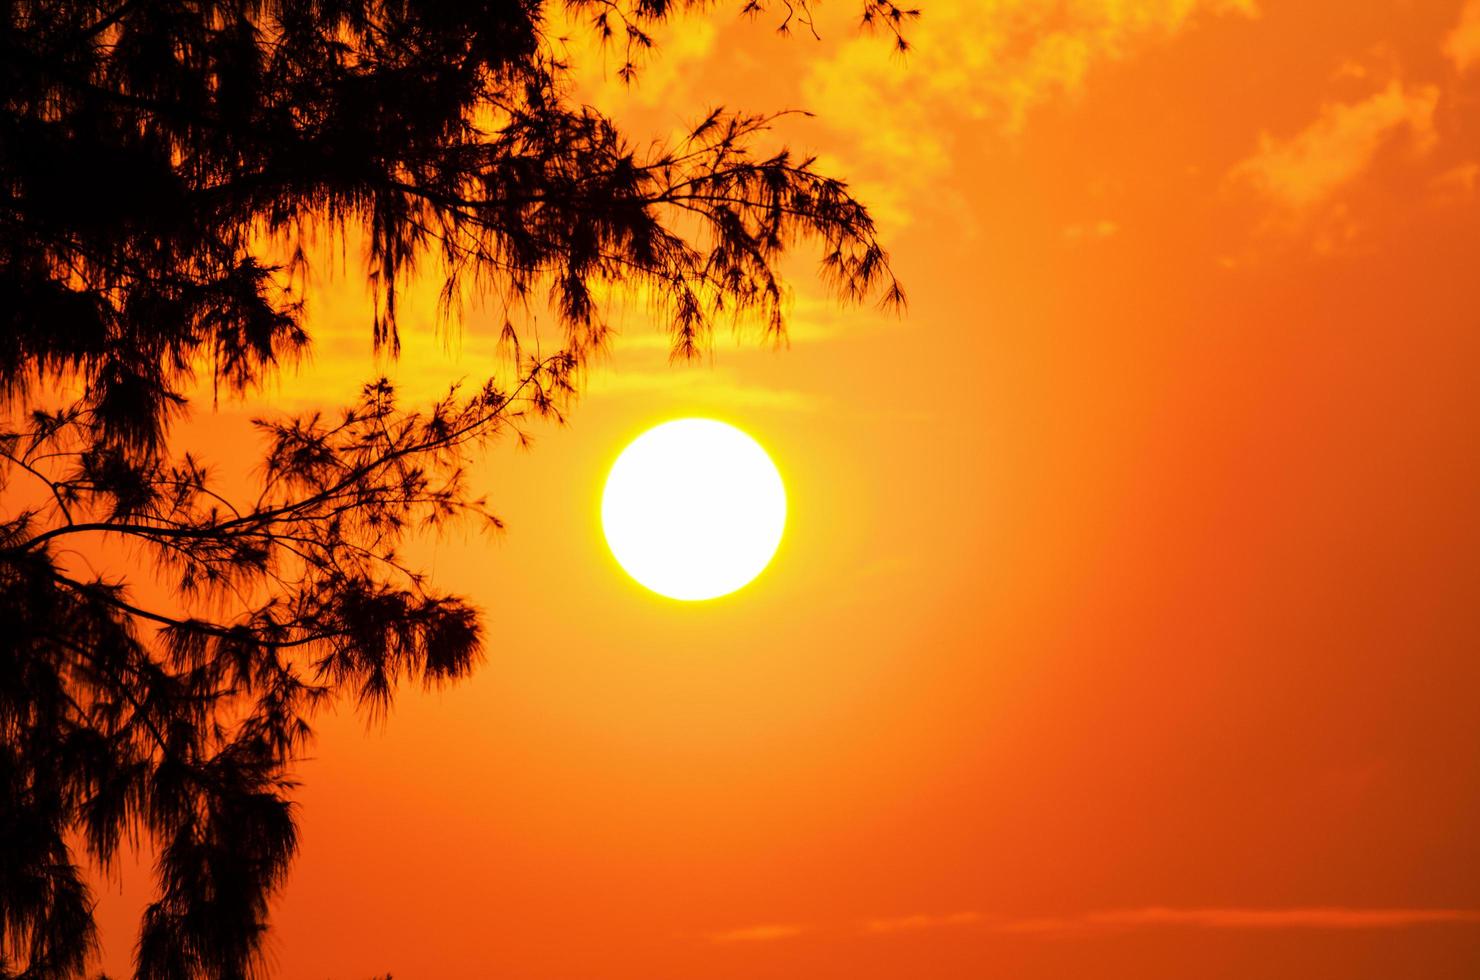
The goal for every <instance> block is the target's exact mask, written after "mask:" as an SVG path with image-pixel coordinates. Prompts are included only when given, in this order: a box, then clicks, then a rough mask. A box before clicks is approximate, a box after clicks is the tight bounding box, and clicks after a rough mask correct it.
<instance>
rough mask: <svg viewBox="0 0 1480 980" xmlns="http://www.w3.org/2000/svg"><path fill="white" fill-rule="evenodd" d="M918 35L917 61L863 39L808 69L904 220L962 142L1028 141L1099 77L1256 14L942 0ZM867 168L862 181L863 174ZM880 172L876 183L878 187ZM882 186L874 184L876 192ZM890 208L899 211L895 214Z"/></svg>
mask: <svg viewBox="0 0 1480 980" xmlns="http://www.w3.org/2000/svg"><path fill="white" fill-rule="evenodd" d="M922 6H925V16H924V17H922V18H921V20H920V21H919V22H918V23H917V24H914V25H912V26H911V27H910V40H911V42H912V44H913V50H912V51H911V53H910V55H909V57H908V59H900V58H898V57H895V56H894V55H892V54H891V52H890V51H889V50H888V46H887V45H883V44H880V43H879V39H878V38H872V37H860V38H857V39H854V40H851V41H849V42H847V43H844V44H843V45H842V46H841V47H840V48H839V49H838V51H837V53H836V54H835V55H834V56H833V57H831V58H828V59H821V60H819V61H818V62H816V63H815V64H813V65H812V67H811V68H810V70H809V72H808V74H807V76H806V78H805V79H804V82H803V96H804V98H803V102H804V104H806V105H807V106H808V108H811V109H814V110H817V111H818V113H819V114H820V116H821V118H822V119H824V120H827V121H828V123H827V124H828V125H832V126H834V127H838V128H839V129H840V131H841V132H842V134H843V135H844V136H845V137H846V139H847V140H848V142H849V143H851V144H852V145H851V147H850V148H849V149H848V150H847V151H846V154H845V155H846V160H845V161H844V163H845V164H846V166H845V168H844V169H845V170H846V171H847V172H850V173H853V174H854V176H855V177H857V178H859V180H860V182H863V183H866V184H868V186H867V188H866V189H867V191H868V195H867V196H868V198H869V200H870V201H872V202H874V203H875V204H876V205H880V202H882V205H881V206H882V207H883V208H884V210H886V212H887V216H888V217H889V218H891V219H893V220H900V221H902V220H905V219H907V217H908V214H909V212H910V210H911V209H910V208H906V207H904V205H903V202H907V201H910V200H912V199H913V198H914V197H915V196H916V194H915V192H916V190H917V189H918V188H920V187H924V186H932V185H935V184H936V183H937V182H938V179H939V177H940V176H941V175H942V174H944V173H946V172H948V170H949V168H950V166H951V160H952V159H953V155H954V141H955V139H956V138H957V136H958V134H959V133H961V132H963V131H966V130H970V129H973V128H976V129H980V128H982V127H987V128H990V129H992V130H995V131H997V132H999V133H1002V134H1004V135H1009V136H1010V135H1013V134H1016V133H1019V132H1020V131H1022V130H1023V128H1024V127H1025V126H1026V125H1027V122H1028V119H1029V117H1030V115H1031V114H1032V112H1033V110H1034V109H1036V108H1037V107H1039V106H1040V105H1043V104H1046V103H1049V102H1051V101H1054V100H1057V99H1064V98H1074V97H1077V96H1078V95H1079V94H1080V93H1081V92H1082V91H1083V89H1084V87H1085V85H1086V83H1087V81H1088V79H1089V77H1090V75H1091V73H1092V72H1093V71H1094V70H1096V69H1097V68H1099V67H1101V66H1103V65H1106V64H1112V63H1115V62H1119V61H1123V60H1126V59H1128V58H1131V57H1134V56H1135V55H1136V54H1137V53H1138V52H1139V51H1141V50H1143V49H1145V48H1147V47H1148V46H1150V45H1153V44H1156V43H1158V42H1164V41H1167V40H1169V39H1171V38H1174V37H1176V36H1177V35H1179V34H1181V33H1182V32H1183V31H1185V30H1187V29H1188V28H1189V27H1190V26H1192V25H1193V24H1194V23H1196V22H1197V20H1198V19H1199V18H1201V17H1203V16H1206V15H1211V16H1218V15H1235V16H1245V17H1252V16H1257V14H1258V8H1257V6H1256V5H1255V3H1254V0H1073V2H1068V3H1044V2H1042V0H940V2H933V3H930V4H928V5H922ZM860 171H862V172H860ZM871 174H875V175H879V179H878V180H876V181H873V182H869V176H870V175H871ZM875 185H877V186H875ZM891 202H893V203H894V204H895V205H896V206H895V207H892V208H891V207H889V204H890V203H891Z"/></svg>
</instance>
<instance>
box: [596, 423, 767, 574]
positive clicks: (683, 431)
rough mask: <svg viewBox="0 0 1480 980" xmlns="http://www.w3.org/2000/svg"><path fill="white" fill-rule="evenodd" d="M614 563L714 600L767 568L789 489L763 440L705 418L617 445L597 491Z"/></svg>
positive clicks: (659, 428) (657, 429)
mask: <svg viewBox="0 0 1480 980" xmlns="http://www.w3.org/2000/svg"><path fill="white" fill-rule="evenodd" d="M601 526H602V530H603V531H605V533H606V540H607V544H608V545H610V547H611V550H612V555H613V556H615V557H616V559H617V563H618V564H620V565H621V566H622V568H623V569H624V570H626V572H627V574H629V575H631V576H632V577H633V578H634V579H636V580H637V581H638V582H640V583H642V584H643V585H644V586H646V587H647V588H649V589H651V590H653V591H654V592H658V593H661V594H663V595H666V596H669V597H671V598H674V599H686V600H694V599H713V598H715V597H716V596H722V595H725V594H726V593H728V592H734V591H735V590H736V589H738V588H740V587H741V586H743V585H745V584H746V583H748V582H750V581H751V580H752V579H754V578H755V577H756V576H757V575H759V574H760V573H761V571H762V570H764V569H765V567H766V565H768V564H769V563H770V561H771V556H772V555H774V554H775V553H776V548H777V546H778V545H779V544H780V543H781V533H782V531H783V530H784V529H785V526H786V488H785V486H784V485H783V484H782V482H781V474H780V473H778V472H777V471H776V465H775V464H774V463H772V462H771V457H769V456H767V455H766V451H765V450H764V449H762V448H761V446H760V443H758V442H756V441H755V440H754V439H752V438H751V437H750V436H748V435H746V434H745V433H744V432H741V431H740V430H739V429H737V428H735V427H734V426H732V425H726V424H725V423H723V422H716V421H714V420H712V419H678V420H677V421H674V422H665V423H664V424H662V425H659V426H657V427H655V428H652V429H649V430H648V431H647V432H644V433H643V434H642V435H640V436H638V437H637V438H636V439H635V440H633V442H632V444H631V445H629V446H628V447H627V448H626V449H624V450H623V451H622V455H621V456H619V457H617V461H616V463H615V464H614V465H613V466H612V470H611V474H610V475H609V476H608V477H607V480H606V489H605V491H604V492H603V493H602V497H601Z"/></svg>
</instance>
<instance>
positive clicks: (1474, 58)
mask: <svg viewBox="0 0 1480 980" xmlns="http://www.w3.org/2000/svg"><path fill="white" fill-rule="evenodd" d="M1444 55H1445V57H1447V58H1448V59H1449V60H1450V61H1452V62H1453V63H1454V67H1455V68H1456V69H1457V70H1459V71H1461V72H1465V71H1469V70H1470V69H1471V68H1474V67H1475V66H1476V65H1480V0H1469V3H1466V4H1465V6H1464V9H1463V10H1461V11H1460V15H1459V23H1458V24H1456V25H1455V26H1454V29H1453V30H1452V31H1450V32H1449V34H1448V36H1447V37H1445V38H1444Z"/></svg>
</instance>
